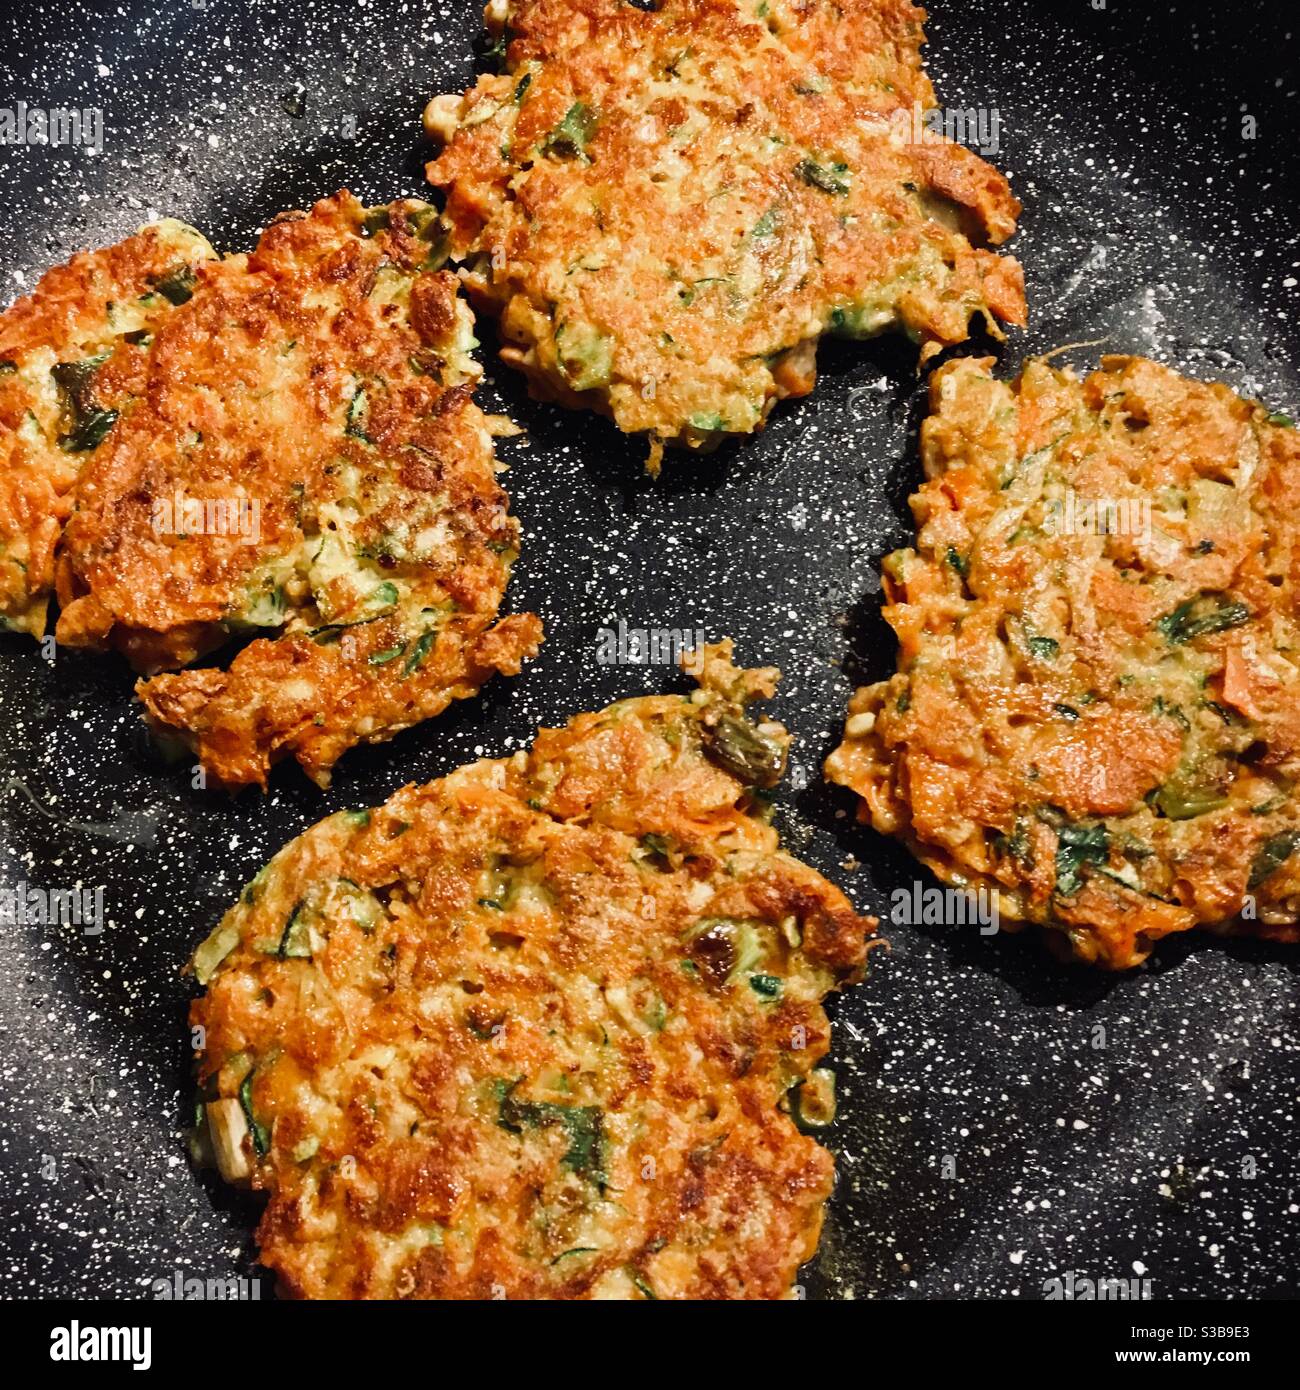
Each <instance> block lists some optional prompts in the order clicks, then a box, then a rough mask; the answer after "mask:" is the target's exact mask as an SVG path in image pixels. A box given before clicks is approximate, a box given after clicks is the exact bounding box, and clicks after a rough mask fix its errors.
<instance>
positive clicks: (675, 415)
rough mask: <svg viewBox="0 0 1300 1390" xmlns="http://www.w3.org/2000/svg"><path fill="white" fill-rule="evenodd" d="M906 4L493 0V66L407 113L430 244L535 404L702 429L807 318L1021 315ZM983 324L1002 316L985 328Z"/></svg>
mask: <svg viewBox="0 0 1300 1390" xmlns="http://www.w3.org/2000/svg"><path fill="white" fill-rule="evenodd" d="M923 19H924V12H923V11H922V10H920V9H917V8H916V7H915V6H913V5H912V4H910V3H909V0H835V3H832V0H764V3H762V4H757V3H755V0H664V3H663V4H661V5H659V6H658V7H657V8H647V7H639V6H635V5H631V4H627V3H624V0H509V3H505V0H494V3H493V4H491V5H490V6H489V7H488V13H487V20H488V25H489V28H490V29H491V31H492V32H493V33H494V34H495V35H496V36H497V38H498V40H499V43H500V46H501V50H502V52H503V54H504V59H505V71H504V72H503V73H502V74H501V75H499V76H494V75H489V76H484V77H482V78H481V79H480V80H479V82H478V84H477V86H475V87H474V88H473V89H472V90H471V91H470V92H468V93H467V94H466V95H464V96H463V97H462V96H442V97H436V98H435V99H434V100H433V101H432V102H431V103H430V104H429V106H428V108H427V109H426V112H425V125H426V128H427V129H428V130H429V132H430V133H431V134H433V135H434V136H436V137H439V138H441V139H442V140H444V141H446V142H447V143H446V148H445V149H444V150H443V152H442V153H441V155H440V156H439V158H437V159H436V160H435V161H434V162H433V163H431V164H430V165H429V169H428V174H429V178H430V180H431V182H432V183H434V184H435V185H436V186H438V187H440V188H443V189H445V190H446V191H447V211H446V216H447V220H448V224H449V230H450V236H451V254H452V255H453V257H455V258H458V259H463V260H466V261H467V262H468V264H467V266H466V268H465V271H464V272H463V274H464V276H465V280H466V283H467V285H468V287H469V290H470V293H471V295H472V296H473V297H474V299H475V301H476V302H477V303H479V304H482V305H484V306H487V307H488V308H490V309H491V310H493V311H494V312H496V313H498V314H499V315H500V326H501V336H502V339H503V342H504V346H503V348H502V356H503V358H504V359H505V360H506V361H507V362H509V363H511V364H512V365H514V366H515V367H518V368H519V369H521V370H522V371H523V372H525V373H526V374H527V376H528V379H529V382H530V384H531V386H532V387H533V388H534V389H535V390H536V391H537V393H538V394H540V395H542V396H543V397H544V398H553V399H557V400H559V401H562V402H564V403H565V404H568V405H572V406H589V407H592V408H594V409H597V410H600V411H602V412H604V413H606V414H609V415H611V416H612V417H613V418H614V420H615V421H616V423H617V425H618V427H619V428H620V429H621V430H625V431H628V432H641V431H644V432H647V433H648V434H649V436H650V439H651V467H652V468H657V466H658V459H659V456H660V454H661V453H662V449H663V445H664V443H672V444H678V445H686V446H691V447H711V446H713V445H715V444H717V443H718V442H719V441H720V440H721V439H723V438H725V437H727V436H729V435H735V434H745V433H747V432H750V431H752V430H755V429H757V428H759V427H760V426H761V424H762V423H763V421H764V419H765V418H766V416H767V415H768V413H769V411H770V410H771V408H772V406H773V405H774V403H775V402H776V401H777V400H778V399H781V398H783V397H788V396H801V395H806V394H807V393H808V392H809V391H811V390H812V387H813V382H814V379H815V375H816V373H815V358H816V350H817V342H818V339H819V338H820V337H821V336H822V335H823V334H824V333H831V334H837V335H842V336H847V337H852V338H861V337H869V336H873V335H875V334H878V333H881V332H884V331H885V330H887V329H894V328H898V329H902V330H903V331H904V332H906V333H907V334H908V335H909V336H910V337H911V338H912V339H913V340H914V341H915V342H917V343H919V344H921V345H922V357H923V358H925V357H928V356H929V355H930V354H932V353H934V352H937V351H938V350H939V349H940V348H941V347H943V346H944V345H946V344H950V343H957V342H961V341H963V340H964V339H965V338H966V336H967V331H968V327H969V323H970V320H971V318H972V316H974V315H980V316H982V317H983V319H984V320H985V321H986V323H987V324H988V326H989V328H990V330H991V331H992V332H994V333H995V334H996V333H998V328H997V322H996V320H997V319H1001V320H1003V321H1006V322H1010V323H1014V324H1020V323H1023V322H1024V315H1025V305H1024V283H1023V275H1022V273H1021V270H1020V267H1019V265H1018V264H1017V263H1016V262H1015V261H1014V260H1012V259H1010V258H1007V257H999V256H998V255H996V254H994V253H993V252H991V251H989V250H986V249H983V248H982V247H977V245H976V244H975V243H988V244H999V243H1001V242H1003V241H1005V240H1006V239H1007V238H1008V237H1010V236H1011V234H1012V233H1013V232H1014V230H1015V223H1016V218H1017V216H1018V215H1019V212H1020V204H1019V202H1018V201H1017V200H1016V199H1015V198H1014V197H1013V196H1012V194H1011V191H1010V189H1009V187H1008V185H1007V182H1006V180H1005V179H1004V178H1003V177H1002V175H1001V174H999V173H998V172H997V171H996V170H995V169H993V168H992V167H990V166H989V165H988V164H986V163H985V162H984V161H983V160H982V159H980V158H979V157H978V156H977V155H976V154H974V153H973V152H971V151H970V150H968V149H966V148H964V147H963V146H961V145H958V144H956V143H954V142H953V141H951V140H946V139H943V138H941V137H940V136H939V135H938V134H937V133H935V132H933V131H928V138H925V139H923V140H917V139H915V138H908V137H907V133H906V132H905V131H904V130H903V125H904V124H905V123H906V122H907V121H908V120H910V119H912V118H915V119H917V120H920V119H921V118H922V117H923V116H924V113H927V112H930V111H932V110H933V108H934V106H935V97H934V92H933V89H932V88H931V85H930V82H929V79H928V78H927V76H926V74H925V71H924V69H923V67H922V64H921V46H922V44H923V42H924V33H923V30H922V22H923ZM999 336H1000V334H999Z"/></svg>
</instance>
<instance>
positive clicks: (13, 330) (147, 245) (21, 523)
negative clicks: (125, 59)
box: [0, 221, 216, 637]
mask: <svg viewBox="0 0 1300 1390" xmlns="http://www.w3.org/2000/svg"><path fill="white" fill-rule="evenodd" d="M215 254H216V253H215V252H214V251H213V250H212V248H211V247H210V246H209V245H208V243H207V242H206V241H204V239H203V238H202V237H201V236H200V235H199V234H198V232H196V231H195V230H194V229H193V228H192V227H187V226H185V225H184V224H183V223H181V222H175V221H164V222H157V223H154V224H152V225H150V226H148V227H144V228H142V229H141V230H140V231H139V232H137V233H136V235H135V236H132V237H128V238H127V239H126V240H125V241H123V242H119V243H118V244H117V245H116V246H109V247H106V248H104V249H103V250H100V251H84V252H82V253H81V254H80V255H77V256H74V257H73V258H72V260H71V261H70V262H69V263H68V264H67V265H61V266H56V267H55V268H54V269H53V270H51V271H49V272H48V273H47V274H45V275H43V276H42V277H41V280H40V282H39V283H38V284H37V286H36V288H35V289H34V290H33V291H32V293H31V294H30V295H28V296H27V297H26V298H24V299H20V300H19V301H18V302H17V303H16V304H13V305H12V306H11V307H10V308H9V309H7V310H5V312H4V313H3V314H0V629H6V630H9V631H13V632H25V633H29V634H30V635H32V636H33V637H41V636H43V635H44V633H45V620H46V610H47V606H48V603H49V598H50V594H51V593H52V592H53V589H54V568H55V548H56V546H57V544H58V539H59V535H60V533H61V532H62V530H63V524H64V522H65V521H66V520H67V518H68V515H69V513H70V512H71V510H72V498H71V491H72V488H73V485H74V484H75V483H76V481H77V476H78V474H79V473H80V472H81V469H82V467H83V466H84V465H85V464H86V462H87V460H89V459H92V458H94V457H95V456H96V455H97V454H98V453H100V452H102V451H103V450H104V449H106V448H107V447H108V446H107V444H106V443H105V441H106V440H107V439H108V438H109V437H111V436H112V434H113V433H114V432H115V430H116V429H117V427H118V422H119V420H120V419H121V418H122V417H123V416H124V415H129V414H131V413H132V412H133V411H134V410H135V408H136V406H137V404H138V398H139V397H140V396H141V395H142V394H143V391H144V389H145V380H146V376H147V362H148V354H149V343H150V341H151V339H152V336H153V335H154V333H156V332H157V330H158V328H159V327H160V326H161V325H162V324H163V323H164V322H166V320H167V319H168V318H169V317H170V316H171V315H172V314H173V313H174V312H175V310H176V306H177V304H179V303H182V302H183V301H184V300H185V298H187V297H188V295H189V293H190V290H191V287H192V285H193V281H194V275H195V271H196V270H197V268H198V267H199V266H200V265H202V264H203V263H204V262H205V261H209V260H211V259H212V258H213V257H214V256H215Z"/></svg>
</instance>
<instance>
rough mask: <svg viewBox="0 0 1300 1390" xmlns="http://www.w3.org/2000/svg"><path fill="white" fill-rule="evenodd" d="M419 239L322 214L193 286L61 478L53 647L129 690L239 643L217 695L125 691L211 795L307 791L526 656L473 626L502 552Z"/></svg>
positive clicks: (477, 440)
mask: <svg viewBox="0 0 1300 1390" xmlns="http://www.w3.org/2000/svg"><path fill="white" fill-rule="evenodd" d="M438 239H439V233H438V223H437V215H436V213H435V212H434V210H433V209H432V208H431V207H429V206H428V205H427V204H425V203H421V202H417V201H413V200H412V201H401V202H396V203H393V204H392V205H391V206H390V207H386V208H384V207H381V208H376V209H371V210H369V211H367V210H365V209H364V208H362V207H361V205H360V204H359V203H358V202H357V201H356V199H354V198H353V197H352V196H351V195H350V194H347V193H340V194H338V195H336V196H335V197H333V198H330V199H327V200H325V201H323V202H321V203H318V204H317V205H316V207H315V208H314V209H313V210H312V211H311V212H310V213H291V214H286V215H284V216H282V217H280V218H278V219H277V220H276V221H275V222H274V223H273V224H272V225H271V226H270V227H269V228H268V229H267V231H266V232H265V233H264V235H263V236H262V239H261V241H260V243H259V245H258V247H257V249H256V250H255V251H254V252H253V253H252V254H251V255H248V256H232V257H230V258H228V259H226V260H223V261H220V262H214V263H211V264H209V265H206V266H204V267H202V268H201V269H200V270H199V273H198V276H197V281H196V283H195V284H194V285H193V286H192V293H191V294H190V296H189V298H188V299H187V301H186V302H185V303H184V304H183V305H181V306H180V307H178V308H176V309H175V310H173V312H172V313H171V315H170V317H169V318H168V319H167V320H166V321H165V322H164V323H162V324H160V325H159V327H158V328H157V331H156V332H155V334H154V336H153V338H152V341H151V342H150V343H149V345H148V347H147V353H146V358H145V361H144V362H143V363H142V365H141V368H140V374H141V379H142V385H141V390H140V398H139V399H138V400H136V401H135V403H134V405H133V406H132V408H131V409H130V410H129V411H126V412H124V414H123V416H122V419H121V420H120V421H119V422H118V424H117V426H116V428H115V429H114V431H113V433H112V434H111V435H110V436H109V438H108V439H107V440H106V441H105V442H104V444H103V446H102V447H101V448H100V449H99V450H98V451H97V452H96V453H95V455H94V456H93V457H92V458H91V460H90V462H89V463H88V464H87V466H86V468H85V470H84V471H83V473H82V476H81V478H80V481H79V483H78V486H77V493H76V495H77V509H76V511H75V513H74V515H73V516H72V518H71V519H70V521H69V522H68V525H67V527H66V530H65V532H64V536H63V541H62V547H61V551H60V557H59V561H58V593H59V600H60V603H61V605H62V613H61V615H60V618H59V622H58V627H57V636H58V640H59V641H60V642H63V643H67V644H70V645H75V646H92V647H98V648H101V649H105V648H114V649H117V650H119V651H121V652H123V653H124V654H125V655H126V656H127V657H128V659H129V660H130V661H131V662H132V664H133V665H134V666H135V667H136V669H137V670H139V671H141V672H144V673H146V674H152V673H155V672H158V671H165V670H169V669H174V668H177V667H181V666H186V665H188V664H189V663H191V662H193V661H195V660H196V659H198V658H201V657H203V656H204V655H205V654H207V653H209V652H211V651H213V650H214V649H215V648H217V647H218V646H220V645H221V644H223V643H225V642H227V641H228V640H230V638H231V637H232V636H236V635H240V634H243V635H245V636H248V635H251V636H252V637H253V639H254V640H252V641H250V642H248V644H247V645H246V646H244V647H243V648H242V650H240V651H239V653H238V654H237V655H236V656H235V657H234V659H233V661H232V662H231V665H230V668H229V670H220V669H216V668H200V669H191V670H186V671H182V672H178V673H176V674H170V675H154V677H153V679H149V680H144V681H142V682H141V683H140V684H139V686H138V691H139V695H140V698H141V699H142V701H143V702H144V705H145V708H146V711H147V715H148V718H149V719H150V721H151V722H152V723H153V724H154V725H155V726H157V727H158V728H160V729H162V730H165V731H167V732H169V733H175V734H178V735H180V736H181V737H182V738H183V739H184V740H186V741H187V742H189V743H190V744H191V745H192V746H193V748H194V749H195V750H196V752H197V754H198V757H199V759H200V761H201V762H202V764H203V766H204V768H205V769H206V771H207V774H208V776H209V778H210V779H212V780H213V781H215V782H216V783H218V784H221V785H226V786H239V785H241V784H246V783H259V784H261V785H263V786H265V784H266V778H267V773H268V769H269V767H270V765H271V763H272V762H274V761H275V760H276V759H277V758H279V757H281V756H283V755H285V754H292V755H293V756H295V757H296V758H297V759H298V761H299V762H300V763H301V764H302V765H303V767H304V768H305V769H306V771H307V772H308V773H309V774H310V775H311V776H312V777H313V778H314V779H315V780H316V781H317V782H319V783H321V784H322V785H324V784H326V783H327V782H328V780H329V772H330V768H331V766H332V765H333V763H334V762H335V761H336V760H337V759H338V758H339V757H340V756H341V754H342V753H343V752H344V751H345V750H346V749H348V748H349V747H351V746H352V745H354V744H356V743H359V742H376V741H381V740H384V739H387V738H390V737H392V735H393V734H394V733H396V732H397V731H399V730H401V729H404V728H407V727H409V726H410V725H412V724H415V723H417V722H419V721H420V720H422V719H428V718H430V717H432V716H434V715H436V714H438V713H440V712H441V711H442V710H443V709H444V708H445V707H446V706H447V705H448V704H449V703H450V702H451V700H453V699H457V698H463V697H466V696H469V695H472V694H474V693H475V691H476V690H477V689H478V688H479V687H480V686H481V685H482V684H483V683H484V681H486V680H487V679H488V678H489V677H490V676H491V674H492V673H493V672H495V671H501V672H509V673H512V674H513V673H516V672H518V670H519V666H520V662H521V661H522V660H523V659H524V658H525V657H528V656H532V655H533V654H534V653H535V652H536V649H537V644H538V642H539V640H540V637H541V625H540V623H539V622H538V620H537V618H536V617H534V616H533V615H531V614H525V615H522V616H515V617H509V618H506V619H504V620H503V621H501V622H497V621H496V618H497V614H498V611H499V608H500V605H501V601H502V597H503V594H504V592H505V588H506V583H507V580H508V578H509V574H510V567H511V564H512V562H513V561H514V559H515V557H516V555H517V553H518V538H519V527H518V523H517V522H516V521H515V520H514V519H513V518H512V517H511V516H510V515H509V514H508V511H507V506H508V501H507V498H506V495H505V493H504V492H503V491H502V489H501V488H500V486H499V485H498V483H497V479H496V465H495V462H494V456H493V449H492V435H493V433H494V431H496V432H500V431H501V430H502V429H503V428H507V427H506V426H504V425H503V423H502V422H500V421H494V420H492V419H489V417H487V416H485V415H484V414H483V413H482V411H481V410H479V408H478V407H477V406H476V405H475V404H474V402H473V400H472V396H471V391H472V387H473V384H474V382H475V381H476V380H477V378H478V376H479V375H480V368H479V367H478V366H477V364H476V363H475V362H474V360H473V359H472V358H471V357H470V356H469V351H470V349H471V348H472V347H473V346H474V345H475V343H474V338H473V325H472V316H471V315H470V312H469V309H468V307H467V306H466V305H465V303H464V302H463V300H462V299H461V298H460V297H459V296H458V293H457V281H456V277H455V276H454V275H452V274H451V273H450V272H448V271H445V270H443V269H442V268H441V267H442V261H443V256H442V252H441V250H440V247H439V244H438Z"/></svg>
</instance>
